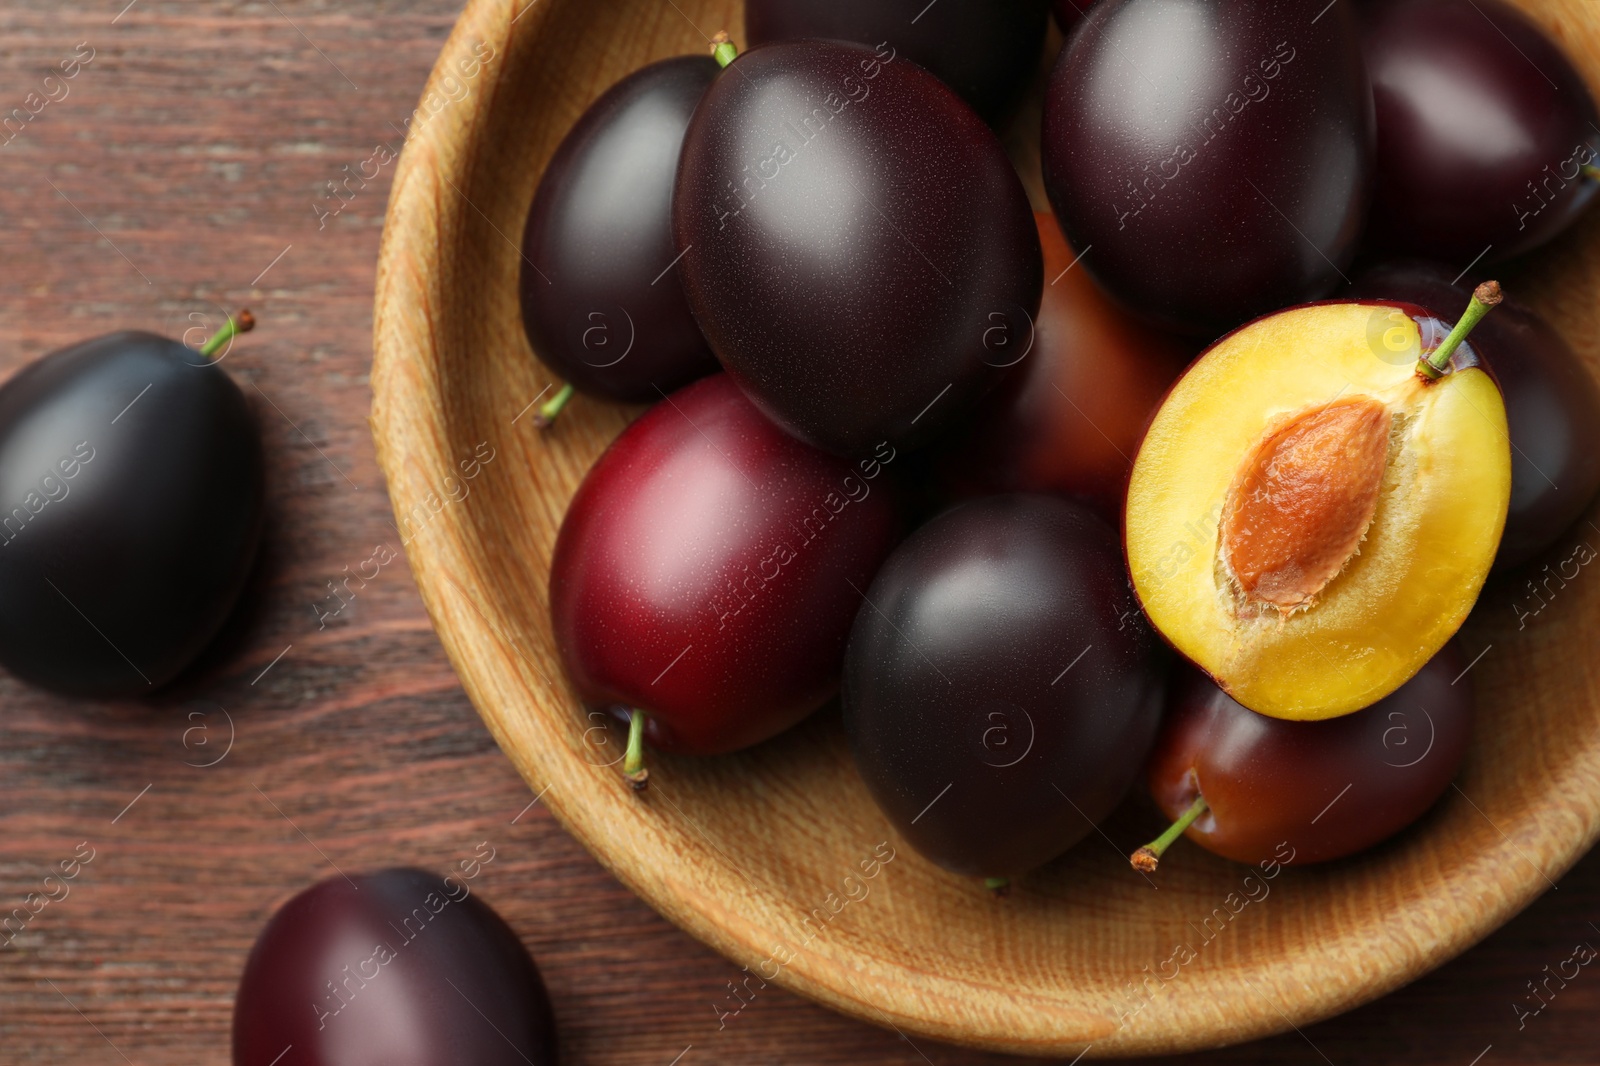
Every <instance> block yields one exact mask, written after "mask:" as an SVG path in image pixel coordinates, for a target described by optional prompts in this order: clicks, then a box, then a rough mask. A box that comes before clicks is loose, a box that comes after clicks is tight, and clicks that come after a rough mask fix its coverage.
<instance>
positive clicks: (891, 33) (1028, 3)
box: [744, 0, 1081, 125]
mask: <svg viewBox="0 0 1600 1066" xmlns="http://www.w3.org/2000/svg"><path fill="white" fill-rule="evenodd" d="M1080 2H1081V0H1080ZM1048 8H1049V3H1048V0H939V2H938V3H936V4H916V3H912V4H907V3H905V2H904V0H851V2H849V3H840V2H839V0H745V5H744V25H745V34H746V35H747V36H748V37H749V39H750V44H751V46H752V47H754V46H756V45H762V44H768V43H770V42H773V41H788V40H795V39H798V38H802V37H831V38H835V39H837V40H841V41H854V42H856V43H857V44H865V45H878V44H882V43H884V42H887V43H888V44H890V45H891V46H893V47H894V48H896V49H898V50H899V51H900V53H901V54H902V55H904V56H905V57H906V58H908V59H911V60H912V61H914V62H916V63H920V64H921V65H922V66H924V67H927V68H928V70H929V71H930V72H931V73H933V74H934V75H936V76H938V78H939V79H940V80H941V81H943V82H944V83H945V84H946V85H948V86H950V87H951V88H952V89H954V90H955V91H956V92H958V93H960V94H961V98H962V99H964V100H966V101H967V103H969V104H971V105H972V107H973V109H974V110H975V111H977V112H978V114H980V115H982V116H983V117H984V119H985V120H987V121H988V122H989V123H990V124H991V125H992V124H994V123H996V122H998V121H1000V120H1001V119H1003V118H1005V116H1006V115H1007V114H1008V113H1009V112H1010V110H1011V108H1012V105H1014V104H1015V103H1016V101H1017V97H1018V96H1019V95H1021V93H1022V90H1023V89H1025V88H1026V87H1027V84H1028V79H1029V78H1030V77H1032V75H1033V71H1034V66H1035V64H1036V62H1037V61H1038V58H1039V48H1040V46H1041V45H1043V43H1044V31H1045V19H1046V17H1047V16H1046V11H1047V10H1048Z"/></svg>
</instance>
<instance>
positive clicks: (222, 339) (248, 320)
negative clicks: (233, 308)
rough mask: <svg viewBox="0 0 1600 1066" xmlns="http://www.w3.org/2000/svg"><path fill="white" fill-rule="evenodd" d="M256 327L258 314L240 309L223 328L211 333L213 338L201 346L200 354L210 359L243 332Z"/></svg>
mask: <svg viewBox="0 0 1600 1066" xmlns="http://www.w3.org/2000/svg"><path fill="white" fill-rule="evenodd" d="M255 328H256V316H255V315H252V314H251V313H250V312H249V311H240V312H239V313H238V314H236V315H234V316H233V317H232V318H230V319H228V321H227V322H225V323H223V326H222V328H221V329H219V330H217V331H216V332H215V333H213V334H212V335H211V339H210V340H208V341H206V342H205V344H203V345H201V346H200V354H201V355H203V356H205V357H206V358H207V359H210V358H211V357H212V356H213V355H216V354H217V349H219V348H221V347H222V346H223V345H224V344H227V343H228V342H229V341H231V340H233V338H235V337H237V336H238V335H239V334H241V333H249V332H250V331H251V330H253V329H255Z"/></svg>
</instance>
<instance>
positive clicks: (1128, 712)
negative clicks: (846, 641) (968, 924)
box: [843, 495, 1165, 878]
mask: <svg viewBox="0 0 1600 1066" xmlns="http://www.w3.org/2000/svg"><path fill="white" fill-rule="evenodd" d="M1164 665H1165V654H1164V652H1163V650H1162V649H1161V648H1160V647H1159V645H1158V644H1157V641H1156V639H1155V637H1154V636H1153V635H1152V633H1151V632H1150V630H1149V628H1148V627H1147V626H1146V625H1145V622H1144V618H1143V616H1142V615H1141V614H1140V613H1139V610H1138V608H1137V607H1136V606H1135V604H1134V601H1133V595H1132V593H1131V592H1130V591H1129V588H1128V579H1127V575H1126V571H1125V569H1124V566H1123V562H1122V553H1121V550H1120V547H1119V545H1118V542H1117V537H1116V535H1115V534H1114V533H1113V532H1112V530H1111V528H1110V527H1109V526H1108V525H1106V523H1105V522H1104V521H1103V520H1101V519H1100V518H1098V517H1097V516H1096V515H1095V514H1094V513H1093V512H1092V511H1090V510H1088V509H1087V508H1086V507H1083V506H1082V505H1079V504H1076V503H1070V502H1068V501H1065V500H1061V499H1057V498H1054V497H1049V496H1026V495H1013V496H989V497H984V498H982V499H978V500H973V501H970V502H968V503H964V504H961V505H959V506H957V507H955V508H953V509H951V510H949V511H946V512H945V513H944V514H942V515H940V516H939V517H937V518H935V519H934V520H933V521H931V522H929V523H928V524H927V525H925V526H923V527H922V528H921V529H920V530H918V531H917V532H916V533H914V534H912V536H911V537H910V538H909V539H908V540H906V541H905V543H904V544H902V545H901V546H900V548H898V549H897V550H896V551H895V553H894V554H893V555H891V556H890V557H889V560H888V562H886V563H885V564H884V566H883V569H882V570H880V571H879V572H878V577H877V579H876V580H875V581H874V582H873V583H872V587H871V589H870V590H869V591H868V592H867V595H866V602H864V603H863V604H862V606H861V609H860V611H859V612H858V613H857V615H856V624H855V628H854V629H853V630H852V632H851V634H850V645H849V649H848V651H847V652H846V654H845V673H844V688H843V692H844V719H845V729H846V731H847V733H848V734H849V737H850V746H851V749H852V750H853V752H854V753H855V758H856V765H857V766H858V767H859V768H860V771H861V776H862V777H863V778H864V779H865V780H866V783H867V787H868V788H869V789H870V790H871V792H872V795H873V797H874V798H875V799H876V800H877V801H878V805H879V806H880V807H882V808H883V810H884V813H885V814H887V815H888V817H889V820H890V821H891V822H893V823H894V826H895V828H896V829H897V830H898V831H899V832H900V834H901V835H902V836H904V837H905V838H906V839H907V840H908V841H910V842H911V844H912V845H913V846H914V847H915V848H916V849H917V850H918V851H920V852H922V853H923V854H924V855H926V856H927V857H928V858H930V859H932V860H933V861H934V862H936V863H938V864H939V865H941V866H944V867H945V868H947V869H949V870H952V871H954V872H956V873H960V874H969V875H974V876H980V877H986V878H1009V877H1013V876H1016V875H1018V874H1021V873H1025V872H1026V871H1028V870H1031V869H1033V868H1034V867H1036V866H1039V865H1040V864H1042V863H1044V862H1047V861H1048V860H1050V859H1051V858H1053V857H1055V856H1056V855H1059V854H1060V853H1061V852H1063V851H1065V850H1066V849H1067V848H1069V847H1071V846H1072V845H1073V844H1075V843H1077V842H1078V841H1079V840H1080V839H1082V838H1083V837H1084V836H1085V835H1086V834H1088V833H1089V832H1091V831H1092V829H1093V827H1094V825H1095V824H1096V823H1098V822H1099V821H1100V820H1101V819H1102V818H1104V817H1105V816H1106V815H1107V814H1109V813H1110V812H1111V810H1112V808H1113V807H1115V806H1116V804H1117V803H1118V801H1119V800H1121V799H1122V796H1123V794H1124V793H1125V792H1126V791H1127V789H1128V786H1129V785H1130V784H1131V783H1132V782H1133V781H1134V779H1135V778H1136V777H1137V776H1138V774H1139V770H1140V768H1141V767H1142V766H1143V764H1144V757H1145V754H1146V753H1147V752H1148V751H1149V749H1150V744H1151V741H1152V739H1153V738H1154V737H1155V733H1156V727H1157V724H1158V723H1159V720H1160V715H1161V702H1162V676H1163V668H1164Z"/></svg>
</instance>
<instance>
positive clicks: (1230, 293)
mask: <svg viewBox="0 0 1600 1066" xmlns="http://www.w3.org/2000/svg"><path fill="white" fill-rule="evenodd" d="M1325 4H1326V0H1102V2H1100V3H1097V4H1095V5H1094V7H1093V8H1091V9H1090V11H1089V14H1088V16H1087V17H1086V19H1085V21H1084V24H1083V26H1082V27H1081V28H1080V29H1079V30H1078V31H1077V32H1075V33H1074V34H1073V35H1072V37H1071V39H1070V41H1069V42H1068V45H1067V47H1066V48H1065V49H1063V50H1062V53H1061V56H1060V57H1059V58H1058V59H1057V61H1056V66H1055V68H1054V69H1053V70H1052V71H1051V74H1050V80H1049V85H1048V87H1047V89H1046V93H1045V111H1044V135H1043V163H1044V179H1045V187H1046V189H1047V190H1048V192H1049V194H1050V202H1051V203H1052V204H1053V205H1054V207H1055V211H1056V215H1057V216H1058V217H1059V218H1060V220H1061V224H1062V228H1063V230H1064V232H1065V233H1066V236H1067V241H1068V243H1070V244H1071V245H1072V246H1073V247H1074V248H1077V249H1080V250H1081V251H1082V253H1083V264H1082V265H1083V266H1084V267H1085V268H1087V269H1088V270H1089V272H1090V273H1091V274H1093V275H1094V277H1095V278H1096V279H1097V280H1099V281H1100V283H1101V284H1102V285H1104V286H1105V288H1106V289H1107V290H1108V291H1109V292H1110V293H1111V294H1112V295H1113V296H1115V297H1116V298H1117V299H1119V300H1120V301H1121V302H1122V303H1124V304H1125V305H1126V306H1127V307H1128V308H1130V309H1131V310H1133V311H1135V312H1137V313H1139V314H1141V315H1144V316H1146V317H1147V318H1149V319H1150V320H1152V321H1154V322H1156V323H1157V324H1160V325H1165V326H1168V327H1171V328H1174V329H1180V330H1184V331H1187V332H1191V333H1197V334H1208V335H1212V336H1215V335H1216V334H1218V333H1220V332H1223V331H1225V330H1227V329H1229V328H1231V327H1233V326H1236V325H1238V324H1240V323H1241V322H1243V321H1245V320H1247V319H1250V318H1254V317H1256V316H1257V315H1260V314H1263V313H1265V312H1267V311H1271V310H1274V309H1276V308H1279V307H1284V306H1287V305H1290V304H1294V303H1298V302H1301V301H1303V300H1307V299H1312V298H1315V297H1318V296H1323V295H1326V294H1327V293H1328V292H1330V291H1331V290H1332V289H1333V287H1334V286H1335V285H1336V284H1337V283H1338V282H1339V279H1340V271H1341V269H1343V267H1344V266H1346V265H1347V264H1348V263H1349V262H1350V259H1351V257H1352V256H1353V255H1354V252H1355V247H1356V241H1357V238H1358V237H1359V235H1360V231H1361V225H1362V221H1363V217H1364V214H1365V208H1366V201H1367V187H1368V182H1369V181H1370V178H1371V172H1372V158H1373V127H1372V96H1371V91H1370V89H1369V87H1368V84H1367V79H1366V75H1365V73H1364V71H1363V69H1362V64H1361V55H1360V50H1359V47H1358V41H1357V37H1356V28H1355V23H1354V20H1353V17H1352V16H1351V13H1350V11H1349V10H1348V7H1349V5H1347V4H1335V5H1333V6H1332V7H1331V8H1329V9H1328V10H1326V11H1325V12H1322V11H1321V9H1322V8H1323V7H1324V6H1325ZM1319 12H1321V15H1320V17H1317V16H1318V15H1319Z"/></svg>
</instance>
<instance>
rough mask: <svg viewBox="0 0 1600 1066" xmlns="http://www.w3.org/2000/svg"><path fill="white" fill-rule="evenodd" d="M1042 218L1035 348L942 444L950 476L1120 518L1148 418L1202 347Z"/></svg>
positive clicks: (952, 481) (979, 490)
mask: <svg viewBox="0 0 1600 1066" xmlns="http://www.w3.org/2000/svg"><path fill="white" fill-rule="evenodd" d="M1037 222H1038V227H1039V240H1040V243H1041V244H1042V245H1043V247H1044V266H1045V271H1044V276H1045V280H1046V285H1045V287H1044V299H1043V301H1042V302H1041V303H1040V305H1039V321H1038V323H1037V324H1036V327H1035V330H1034V340H1033V348H1032V350H1031V351H1029V352H1028V353H1027V354H1026V355H1022V354H1021V353H1020V352H1019V357H1018V362H1017V363H1016V364H1015V365H1014V366H1013V367H1009V368H1007V370H1006V372H1005V377H1004V378H1003V379H1002V381H1001V383H1000V384H999V385H998V386H996V387H995V390H994V391H993V392H991V393H990V394H989V395H988V396H986V397H984V399H983V401H982V402H981V403H980V404H979V405H978V408H977V410H976V411H975V412H974V414H973V418H972V421H971V423H970V425H969V426H968V427H967V428H966V429H964V430H963V431H961V432H960V433H957V434H955V435H954V436H952V437H951V438H950V439H949V440H948V441H947V442H942V443H941V444H940V447H939V449H938V450H939V465H940V479H941V481H942V482H943V483H944V484H945V485H947V486H948V487H949V488H950V489H951V490H952V491H953V492H955V493H956V494H957V495H961V496H969V495H987V494H991V493H999V492H1051V493H1057V494H1059V495H1063V496H1073V497H1077V498H1080V499H1082V500H1084V501H1085V502H1087V503H1089V504H1091V505H1093V506H1094V507H1095V509H1096V510H1098V511H1099V512H1100V513H1101V514H1102V515H1103V516H1105V517H1106V518H1107V519H1108V520H1110V521H1112V522H1120V521H1121V518H1122V501H1123V496H1124V494H1125V493H1126V490H1127V484H1128V471H1129V469H1130V468H1131V466H1132V465H1133V456H1134V455H1135V454H1136V453H1137V452H1138V450H1139V441H1140V440H1141V439H1143V437H1144V430H1145V426H1146V425H1148V424H1149V421H1150V416H1151V414H1152V412H1154V411H1155V409H1156V406H1157V405H1158V404H1159V403H1160V402H1161V399H1162V397H1163V396H1165V395H1166V391H1167V388H1168V386H1170V385H1171V384H1172V382H1173V381H1174V380H1175V379H1176V378H1177V376H1178V374H1179V373H1180V372H1181V371H1182V370H1183V367H1184V365H1185V364H1187V363H1188V361H1189V360H1190V358H1191V357H1193V355H1194V346H1193V345H1189V344H1186V343H1184V342H1182V341H1179V340H1178V339H1177V338H1175V337H1173V336H1171V335H1170V334H1166V333H1162V332H1160V331H1158V330H1154V329H1151V328H1150V327H1149V326H1146V325H1144V324H1143V323H1142V322H1140V321H1138V320H1137V319H1135V318H1134V317H1133V316H1132V315H1130V314H1128V313H1127V312H1126V311H1124V310H1122V309H1121V308H1120V307H1118V306H1116V305H1115V304H1113V303H1112V302H1111V301H1110V300H1109V299H1107V298H1106V296H1105V295H1104V294H1103V293H1102V292H1101V291H1100V289H1099V287H1098V286H1097V285H1095V283H1094V281H1093V280H1092V279H1090V277H1089V276H1088V274H1087V273H1085V272H1083V271H1081V270H1079V269H1078V268H1077V267H1074V266H1073V265H1072V263H1073V259H1075V258H1076V253H1074V252H1073V251H1072V249H1071V248H1070V247H1068V246H1067V242H1066V240H1065V239H1064V238H1063V237H1062V236H1061V229H1060V227H1059V226H1057V225H1056V220H1055V218H1054V217H1053V216H1051V215H1048V214H1041V215H1039V216H1038V217H1037Z"/></svg>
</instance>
